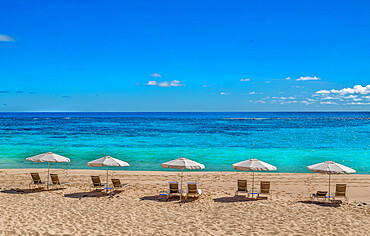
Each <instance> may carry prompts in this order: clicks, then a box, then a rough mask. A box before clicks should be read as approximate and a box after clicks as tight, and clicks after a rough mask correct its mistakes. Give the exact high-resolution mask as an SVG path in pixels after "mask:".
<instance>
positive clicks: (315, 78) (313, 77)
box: [296, 76, 320, 81]
mask: <svg viewBox="0 0 370 236" xmlns="http://www.w3.org/2000/svg"><path fill="white" fill-rule="evenodd" d="M296 80H297V81H308V80H320V78H317V77H316V76H302V77H300V78H298V79H296Z"/></svg>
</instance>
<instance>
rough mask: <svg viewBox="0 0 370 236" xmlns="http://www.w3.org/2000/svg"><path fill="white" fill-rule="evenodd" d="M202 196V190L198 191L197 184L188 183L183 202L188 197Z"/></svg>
mask: <svg viewBox="0 0 370 236" xmlns="http://www.w3.org/2000/svg"><path fill="white" fill-rule="evenodd" d="M200 195H202V190H201V189H198V184H197V182H188V191H187V193H186V196H185V201H186V200H187V199H188V197H189V196H190V197H200Z"/></svg>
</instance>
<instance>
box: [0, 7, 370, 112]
mask: <svg viewBox="0 0 370 236" xmlns="http://www.w3.org/2000/svg"><path fill="white" fill-rule="evenodd" d="M369 8H370V2H368V1H352V2H349V1H305V2H302V1H284V0H283V1H241V0H240V1H172V2H169V1H164V0H163V1H161V0H159V1H148V0H147V1H143V0H138V1H42V0H40V1H36V2H24V1H18V0H14V1H6V2H3V3H2V14H0V22H1V24H0V55H1V56H0V111H338V110H342V111H370V66H369V61H370V46H369V42H370V31H369V30H368V27H369V25H370V14H369V12H368V9H369Z"/></svg>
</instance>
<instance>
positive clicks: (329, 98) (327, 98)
mask: <svg viewBox="0 0 370 236" xmlns="http://www.w3.org/2000/svg"><path fill="white" fill-rule="evenodd" d="M322 99H323V100H336V99H340V98H337V97H323V98H322Z"/></svg>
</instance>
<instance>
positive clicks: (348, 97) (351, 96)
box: [343, 95, 358, 99]
mask: <svg viewBox="0 0 370 236" xmlns="http://www.w3.org/2000/svg"><path fill="white" fill-rule="evenodd" d="M357 97H358V96H357V95H349V96H347V97H343V98H345V99H354V98H357Z"/></svg>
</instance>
